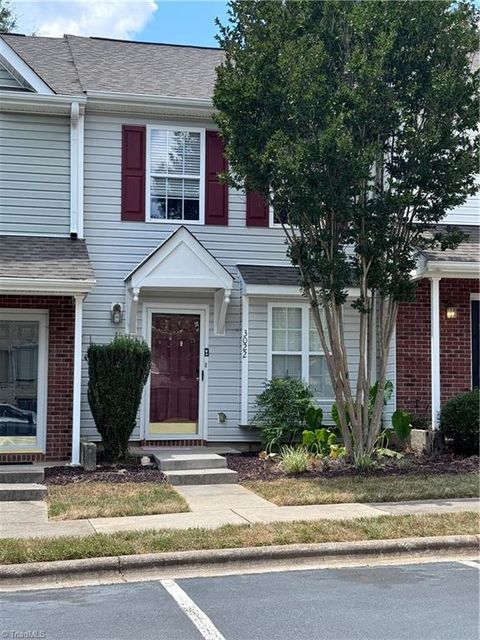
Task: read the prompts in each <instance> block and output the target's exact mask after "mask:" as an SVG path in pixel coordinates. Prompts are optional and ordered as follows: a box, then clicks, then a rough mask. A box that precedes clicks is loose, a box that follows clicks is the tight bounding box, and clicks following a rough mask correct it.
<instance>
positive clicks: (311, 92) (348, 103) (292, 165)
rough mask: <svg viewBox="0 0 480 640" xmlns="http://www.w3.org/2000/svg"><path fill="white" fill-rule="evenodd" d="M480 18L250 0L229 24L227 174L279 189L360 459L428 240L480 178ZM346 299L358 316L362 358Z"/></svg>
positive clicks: (419, 7) (370, 446) (234, 9)
mask: <svg viewBox="0 0 480 640" xmlns="http://www.w3.org/2000/svg"><path fill="white" fill-rule="evenodd" d="M477 19H478V13H477V10H476V8H475V7H474V6H473V5H472V4H469V3H466V2H450V1H448V0H436V1H435V2H421V1H420V2H417V1H411V0H408V1H403V0H397V1H395V2H392V1H390V2H384V1H383V0H364V1H361V0H357V1H355V0H353V1H350V2H343V1H337V0H322V1H315V2H310V1H305V0H304V1H302V0H301V1H294V2H290V1H279V2H270V1H265V2H264V1H257V2H253V1H248V0H240V1H232V2H230V3H229V19H228V21H227V24H225V25H221V24H219V32H220V34H219V36H218V41H219V43H220V46H221V47H222V48H223V49H224V50H225V60H224V63H223V64H222V65H221V66H220V67H219V68H218V74H217V81H216V86H215V91H214V106H215V108H216V112H217V115H216V120H217V123H218V126H219V130H220V133H221V135H222V137H223V139H224V141H225V144H226V155H227V157H228V160H229V175H228V176H227V177H226V179H227V180H228V181H229V182H230V183H231V184H232V185H234V186H237V187H238V188H245V189H246V190H251V191H255V192H257V193H259V194H260V195H262V196H263V197H264V198H266V199H267V200H268V201H269V203H270V205H271V206H272V207H273V210H274V215H275V217H276V219H277V220H278V221H279V222H281V224H282V226H283V229H284V232H285V237H286V243H287V246H288V249H287V251H288V255H289V257H290V259H291V261H292V263H293V264H294V265H297V266H298V268H299V271H300V276H301V285H302V288H303V291H304V295H305V296H306V298H307V299H308V301H309V303H310V305H311V309H312V312H313V318H314V321H315V325H316V328H317V330H318V333H319V336H320V341H321V344H322V346H323V349H324V352H325V354H326V361H327V365H328V370H329V374H330V377H331V381H332V386H333V389H334V391H335V398H336V405H337V409H338V418H339V422H340V425H341V432H342V437H343V439H344V442H345V446H346V450H347V454H348V455H349V456H350V457H353V458H354V459H355V460H356V461H357V463H358V464H361V461H362V460H368V459H369V457H370V456H371V454H372V452H373V450H374V447H375V442H376V440H377V437H378V434H379V431H380V428H381V419H382V406H383V397H384V389H385V385H386V382H387V381H386V371H387V362H388V357H389V350H390V343H391V340H392V335H393V332H394V327H395V320H396V317H397V312H398V307H399V303H400V302H401V301H404V300H410V299H412V296H413V295H414V288H415V285H414V283H413V282H412V271H413V269H414V267H415V250H421V249H428V248H433V247H441V248H443V249H446V248H455V247H456V246H457V245H458V243H459V242H460V241H461V240H462V239H463V236H462V233H461V232H460V231H459V230H458V229H450V228H447V230H446V231H444V232H440V231H438V229H437V224H438V223H439V222H441V220H442V218H443V217H444V216H445V214H446V212H447V211H448V210H449V209H451V208H452V207H455V206H457V205H459V204H461V203H463V202H464V201H465V199H466V198H467V197H468V196H469V195H471V194H473V193H474V192H475V179H474V174H475V171H476V168H477V150H478V136H477V135H476V133H474V132H476V131H477V127H478V104H477V92H478V73H477V72H475V71H473V70H472V69H473V67H474V64H473V58H474V54H475V52H476V50H477V47H478V32H477ZM414 248H415V250H414ZM349 287H355V288H356V290H357V291H358V295H357V294H356V297H355V299H354V300H353V302H352V300H351V298H348V300H347V291H348V289H349ZM347 304H351V306H352V307H353V308H354V309H355V310H356V312H358V316H359V339H358V351H359V352H358V367H357V365H355V369H356V370H355V371H352V370H351V367H350V366H349V362H348V361H347V349H346V344H345V335H344V330H343V323H344V310H345V305H347ZM375 342H377V345H378V348H377V357H376V358H374V356H373V354H374V343H375ZM375 360H376V362H375ZM412 364H413V363H412ZM374 384H375V385H376V389H377V393H376V396H374V397H373V399H372V397H371V396H372V394H371V393H370V397H369V390H370V387H371V386H372V385H374Z"/></svg>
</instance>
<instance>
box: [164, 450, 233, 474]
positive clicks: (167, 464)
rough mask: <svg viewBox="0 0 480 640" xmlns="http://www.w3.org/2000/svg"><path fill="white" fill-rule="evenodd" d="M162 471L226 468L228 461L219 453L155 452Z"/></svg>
mask: <svg viewBox="0 0 480 640" xmlns="http://www.w3.org/2000/svg"><path fill="white" fill-rule="evenodd" d="M153 458H154V459H155V462H156V464H157V467H158V468H159V469H160V470H161V471H189V470H192V469H225V468H226V467H227V461H226V460H225V458H223V457H222V456H219V455H218V454H217V453H175V454H171V453H154V454H153Z"/></svg>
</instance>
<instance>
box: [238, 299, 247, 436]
mask: <svg viewBox="0 0 480 640" xmlns="http://www.w3.org/2000/svg"><path fill="white" fill-rule="evenodd" d="M248 321H249V300H248V296H246V295H243V296H242V339H241V340H242V342H241V354H242V356H241V357H242V384H241V406H240V424H243V425H246V424H248V325H249V322H248Z"/></svg>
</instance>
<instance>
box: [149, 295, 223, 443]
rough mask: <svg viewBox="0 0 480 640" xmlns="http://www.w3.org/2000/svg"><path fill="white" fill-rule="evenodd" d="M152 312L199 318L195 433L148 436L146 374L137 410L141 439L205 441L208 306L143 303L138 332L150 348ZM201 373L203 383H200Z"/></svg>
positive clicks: (206, 429) (206, 419)
mask: <svg viewBox="0 0 480 640" xmlns="http://www.w3.org/2000/svg"><path fill="white" fill-rule="evenodd" d="M154 313H166V314H172V315H180V314H188V315H195V316H200V336H199V338H200V340H199V342H200V345H199V349H200V353H199V365H200V375H199V380H198V429H197V431H198V433H195V434H186V433H182V434H176V435H175V434H165V435H162V434H155V436H150V434H149V431H148V424H149V416H150V375H149V376H148V380H147V384H146V385H145V389H144V392H143V400H142V407H141V411H140V419H141V429H140V435H141V437H142V439H143V440H199V439H201V440H206V439H207V431H208V402H207V398H208V359H207V357H206V356H205V350H206V349H208V336H209V330H208V328H209V321H210V307H209V305H208V304H193V303H192V304H188V303H152V302H145V303H144V304H143V305H142V333H143V338H144V339H145V341H146V343H147V344H148V346H149V347H150V348H151V346H152V315H153V314H154ZM202 372H203V380H202Z"/></svg>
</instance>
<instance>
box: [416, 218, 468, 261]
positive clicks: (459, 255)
mask: <svg viewBox="0 0 480 640" xmlns="http://www.w3.org/2000/svg"><path fill="white" fill-rule="evenodd" d="M455 227H458V228H459V229H461V230H462V231H463V232H464V233H465V234H466V236H467V239H466V240H464V241H463V242H461V243H460V244H459V245H458V247H457V248H456V249H446V250H445V251H442V250H441V249H434V250H428V251H422V255H424V256H425V258H426V259H427V260H428V261H429V262H475V263H480V227H478V226H474V225H455ZM438 228H439V230H442V229H445V228H446V226H445V225H439V227H438Z"/></svg>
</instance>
